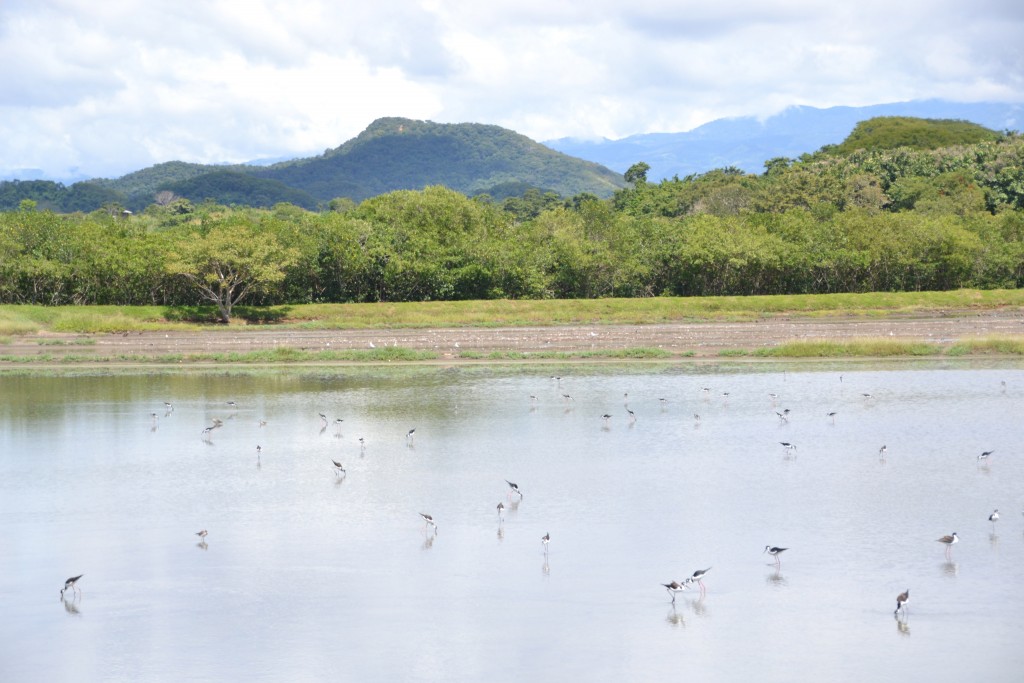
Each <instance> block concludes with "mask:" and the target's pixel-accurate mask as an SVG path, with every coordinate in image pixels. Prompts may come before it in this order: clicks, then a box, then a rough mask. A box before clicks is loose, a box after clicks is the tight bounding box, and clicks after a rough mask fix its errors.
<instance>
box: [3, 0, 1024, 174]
mask: <svg viewBox="0 0 1024 683" xmlns="http://www.w3.org/2000/svg"><path fill="white" fill-rule="evenodd" d="M1022 45H1024V2H1020V1H1019V0H972V1H971V2H964V1H963V0H857V1H856V2H852V1H850V0H839V1H838V2H829V1H827V0H717V2H715V1H713V0H700V1H696V0H628V1H625V2H624V1H623V0H614V1H612V0H588V1H587V2H582V1H581V2H573V3H568V2H559V1H558V0H483V1H482V0H419V1H416V0H394V1H389V0H383V1H382V2H374V1H373V0H358V1H356V0H337V1H330V0H322V1H320V0H295V1H290V2H284V1H282V2H274V1H271V0H244V1H242V0H238V1H236V0H220V1H217V0H205V1H199V0H196V1H191V0H167V1H165V0H0V145H2V147H0V150H2V151H0V176H4V175H9V174H10V173H11V172H12V169H32V168H35V169H42V170H43V171H44V172H45V173H46V175H47V176H49V177H68V176H70V175H76V174H85V175H88V176H106V177H116V176H119V175H122V174H124V173H127V172H129V171H133V170H137V169H140V168H143V167H146V166H150V165H152V164H154V163H159V162H162V161H169V160H173V159H180V160H185V161H198V162H237V161H246V160H250V159H256V158H261V157H289V158H290V157H294V156H308V155H310V154H312V153H319V152H322V151H323V150H324V149H326V148H329V147H336V146H338V145H339V144H341V143H342V142H344V141H346V140H348V139H350V138H352V137H355V136H356V135H358V134H359V132H360V131H362V130H363V129H364V128H366V126H367V125H369V124H370V123H371V122H372V121H373V120H374V119H376V118H378V117H381V116H404V117H408V118H415V119H429V120H432V121H437V122H443V123H457V122H477V123H490V124H497V125H500V126H504V127H507V128H511V129H513V130H516V131H518V132H520V133H523V134H525V135H528V136H529V137H531V138H533V139H535V140H538V141H541V140H548V139H552V138H557V137H569V136H572V137H584V138H592V137H595V138H596V137H607V138H612V139H618V138H622V137H625V136H627V135H632V134H635V133H647V132H679V131H685V130H690V129H692V128H694V127H696V126H698V125H700V124H702V123H706V122H708V121H711V120H714V119H716V118H721V117H726V116H744V115H756V116H768V115H771V114H773V113H776V112H778V111H780V110H782V109H784V108H785V107H787V106H789V105H794V104H803V105H811V106H817V107H828V106H834V105H851V106H860V105H868V104H881V103H886V102H898V101H905V100H912V99H925V98H942V99H948V100H954V101H965V102H971V101H990V102H1021V101H1024V53H1022V47H1021V46H1022ZM22 177H24V176H22Z"/></svg>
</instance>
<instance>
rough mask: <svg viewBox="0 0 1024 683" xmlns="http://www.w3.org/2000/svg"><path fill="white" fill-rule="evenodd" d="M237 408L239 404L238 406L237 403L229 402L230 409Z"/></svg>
mask: <svg viewBox="0 0 1024 683" xmlns="http://www.w3.org/2000/svg"><path fill="white" fill-rule="evenodd" d="M237 406H238V404H237V403H235V402H234V401H228V407H230V408H235V407H237Z"/></svg>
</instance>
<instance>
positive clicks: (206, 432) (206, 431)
mask: <svg viewBox="0 0 1024 683" xmlns="http://www.w3.org/2000/svg"><path fill="white" fill-rule="evenodd" d="M213 429H214V428H213V427H204V428H203V438H204V439H209V438H210V434H212V433H213Z"/></svg>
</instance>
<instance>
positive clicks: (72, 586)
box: [60, 574, 85, 599]
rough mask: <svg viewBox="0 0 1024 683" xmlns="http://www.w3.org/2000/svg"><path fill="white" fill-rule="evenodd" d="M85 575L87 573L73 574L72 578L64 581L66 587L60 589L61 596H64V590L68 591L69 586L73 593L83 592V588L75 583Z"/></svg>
mask: <svg viewBox="0 0 1024 683" xmlns="http://www.w3.org/2000/svg"><path fill="white" fill-rule="evenodd" d="M83 576H85V574H79V575H78V576H72V577H71V578H70V579H68V580H67V581H65V582H64V587H63V588H61V589H60V597H61V599H63V598H64V591H66V590H67V589H69V588H70V589H71V591H72V593H76V592H81V589H79V588H78V586H76V585H75V584H77V583H78V580H79V579H80V578H82V577H83Z"/></svg>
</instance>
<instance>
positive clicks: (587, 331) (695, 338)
mask: <svg viewBox="0 0 1024 683" xmlns="http://www.w3.org/2000/svg"><path fill="white" fill-rule="evenodd" d="M1021 334H1024V311H1022V310H1019V309H1012V310H1011V309H1004V310H995V311H984V312H966V311H959V312H951V313H948V314H945V315H941V316H940V315H927V316H915V315H893V316H887V317H884V318H851V317H831V318H821V317H814V318H809V317H793V318H786V317H778V318H769V319H764V320H759V321H754V322H686V323H669V324H654V325H577V326H557V327H556V326H553V327H503V328H478V327H459V328H430V329H361V330H295V329H281V328H273V327H232V328H227V329H223V328H221V329H210V330H203V331H199V332H142V333H139V332H132V333H127V334H110V335H94V336H84V335H69V336H64V337H59V338H53V337H47V338H41V337H16V338H14V339H12V340H11V343H9V344H5V345H4V346H2V347H0V354H3V355H13V356H36V355H43V354H47V355H50V356H55V357H57V356H60V355H64V354H68V353H74V354H76V355H78V356H91V355H94V356H97V357H113V356H118V357H123V356H139V357H142V358H145V357H155V356H164V355H170V354H186V355H187V354H200V353H226V352H233V351H238V352H247V351H261V350H268V349H275V348H291V349H300V350H305V351H322V350H344V349H369V348H380V347H385V346H394V347H401V348H407V349H420V350H429V351H434V352H436V353H437V354H438V355H439V356H440V357H442V358H451V359H456V358H458V357H459V355H460V353H462V352H465V351H474V352H478V353H489V352H492V351H515V352H538V351H569V352H584V351H596V350H607V349H627V348H638V347H645V348H662V349H665V350H667V351H669V352H672V353H677V354H682V353H687V352H692V353H693V354H695V355H696V356H698V357H700V356H715V355H717V354H718V353H719V352H720V351H721V350H722V349H747V350H753V349H758V348H761V347H765V346H774V345H778V344H782V343H786V342H792V341H800V340H833V341H843V340H857V339H879V338H887V339H897V340H905V341H911V340H912V341H927V342H931V343H939V344H952V343H954V342H956V341H959V340H961V339H965V338H971V337H985V336H1007V335H1008V336H1016V335H1021ZM41 341H42V342H50V343H40V342H41Z"/></svg>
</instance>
